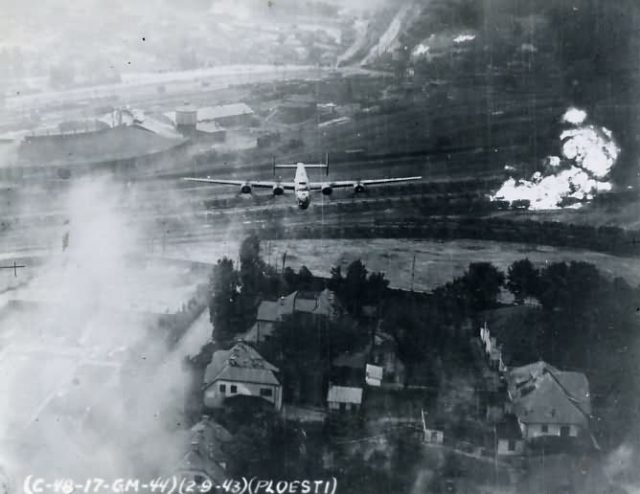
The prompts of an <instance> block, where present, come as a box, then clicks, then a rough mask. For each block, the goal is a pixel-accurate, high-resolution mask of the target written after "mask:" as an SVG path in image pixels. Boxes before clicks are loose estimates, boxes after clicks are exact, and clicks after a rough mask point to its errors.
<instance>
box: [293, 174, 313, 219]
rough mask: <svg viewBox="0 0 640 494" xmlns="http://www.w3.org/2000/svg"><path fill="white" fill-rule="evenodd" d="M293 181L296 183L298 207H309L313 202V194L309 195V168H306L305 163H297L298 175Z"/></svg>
mask: <svg viewBox="0 0 640 494" xmlns="http://www.w3.org/2000/svg"><path fill="white" fill-rule="evenodd" d="M293 182H294V184H295V189H294V190H295V195H296V202H297V203H298V207H299V208H300V209H307V208H308V207H309V204H310V203H311V196H310V195H309V177H308V176H307V170H305V168H304V164H302V163H298V164H297V166H296V176H295V178H294V179H293Z"/></svg>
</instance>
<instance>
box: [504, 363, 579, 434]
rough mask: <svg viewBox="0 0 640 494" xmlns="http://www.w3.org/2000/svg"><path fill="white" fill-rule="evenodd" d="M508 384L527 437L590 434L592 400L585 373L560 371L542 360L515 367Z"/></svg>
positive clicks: (515, 411)
mask: <svg viewBox="0 0 640 494" xmlns="http://www.w3.org/2000/svg"><path fill="white" fill-rule="evenodd" d="M507 386H508V388H507V390H508V395H509V398H510V400H511V403H512V410H513V412H514V414H515V415H516V417H517V420H518V424H519V426H520V430H521V432H522V436H523V437H524V438H525V439H526V440H528V441H529V440H533V439H536V438H540V437H554V436H555V437H560V438H575V437H578V436H580V435H581V433H588V429H589V419H590V414H591V401H590V395H589V382H588V380H587V378H586V376H585V375H584V374H582V373H580V372H566V371H559V370H558V369H556V368H555V367H553V366H551V365H549V364H547V363H546V362H542V361H540V362H535V363H533V364H529V365H525V366H522V367H517V368H515V369H512V370H511V371H510V372H509V373H508V375H507Z"/></svg>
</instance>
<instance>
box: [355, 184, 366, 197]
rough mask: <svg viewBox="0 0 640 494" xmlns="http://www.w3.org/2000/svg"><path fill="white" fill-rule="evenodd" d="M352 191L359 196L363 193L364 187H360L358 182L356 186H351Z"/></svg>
mask: <svg viewBox="0 0 640 494" xmlns="http://www.w3.org/2000/svg"><path fill="white" fill-rule="evenodd" d="M353 191H354V192H355V193H356V194H360V193H362V192H364V191H365V186H364V185H362V184H361V183H360V182H358V183H357V184H355V185H354V186H353Z"/></svg>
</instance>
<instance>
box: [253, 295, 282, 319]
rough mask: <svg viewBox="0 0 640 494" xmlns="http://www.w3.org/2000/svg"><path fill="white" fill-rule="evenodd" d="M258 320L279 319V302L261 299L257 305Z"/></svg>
mask: <svg viewBox="0 0 640 494" xmlns="http://www.w3.org/2000/svg"><path fill="white" fill-rule="evenodd" d="M256 320H258V321H267V322H276V321H279V320H280V302H273V301H271V300H263V301H262V302H260V305H259V306H258V315H257V316H256Z"/></svg>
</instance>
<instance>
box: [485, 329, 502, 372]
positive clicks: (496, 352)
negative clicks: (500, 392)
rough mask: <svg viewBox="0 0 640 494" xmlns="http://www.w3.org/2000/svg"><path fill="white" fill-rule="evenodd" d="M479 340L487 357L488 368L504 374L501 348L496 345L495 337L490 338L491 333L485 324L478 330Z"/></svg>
mask: <svg viewBox="0 0 640 494" xmlns="http://www.w3.org/2000/svg"><path fill="white" fill-rule="evenodd" d="M480 340H481V341H482V344H483V349H484V351H485V353H486V355H487V359H488V361H489V367H491V368H492V369H495V370H497V371H499V372H505V371H506V370H507V368H506V366H505V365H504V362H503V360H502V348H501V346H500V345H498V342H497V340H496V337H495V336H491V331H490V330H489V327H488V326H487V323H486V322H485V324H484V326H483V327H481V328H480Z"/></svg>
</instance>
